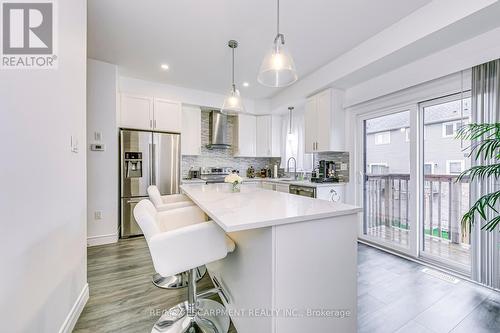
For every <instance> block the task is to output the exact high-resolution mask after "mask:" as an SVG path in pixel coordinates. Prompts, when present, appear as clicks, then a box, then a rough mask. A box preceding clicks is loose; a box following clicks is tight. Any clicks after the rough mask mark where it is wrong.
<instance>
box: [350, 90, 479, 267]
mask: <svg viewBox="0 0 500 333" xmlns="http://www.w3.org/2000/svg"><path fill="white" fill-rule="evenodd" d="M470 104H471V101H470V96H468V94H466V93H464V94H457V95H451V96H447V97H443V98H439V99H434V100H431V101H427V102H422V103H418V104H417V103H415V104H412V105H408V106H407V107H402V108H399V109H393V110H387V111H381V112H378V113H374V114H370V115H366V116H365V115H364V116H360V117H359V118H358V126H359V127H358V128H359V129H360V135H359V136H360V137H361V138H362V140H361V142H360V143H359V145H358V147H359V151H360V154H358V160H359V161H360V162H361V163H359V164H358V165H359V167H358V168H359V169H358V170H359V171H360V175H362V182H361V186H360V192H359V193H360V196H358V197H360V198H362V200H361V202H362V203H363V207H364V216H363V221H362V234H361V238H362V239H363V240H365V241H369V242H372V243H375V244H377V245H380V246H383V247H386V248H389V249H391V250H395V251H398V252H401V253H404V254H407V255H409V256H412V257H414V258H420V259H422V260H424V261H428V262H430V263H432V264H436V265H439V266H442V267H445V268H449V269H453V270H454V271H457V272H460V273H462V274H465V275H470V271H471V249H470V248H471V236H470V230H468V229H467V228H462V226H461V218H462V216H463V214H464V213H465V212H466V211H467V210H468V208H469V206H470V202H469V201H470V200H469V179H468V177H462V178H460V179H459V177H458V176H459V175H460V173H461V172H462V171H464V170H466V169H467V168H469V167H470V164H471V161H470V158H469V156H468V154H469V149H470V147H469V146H470V142H464V141H462V140H459V139H457V138H456V134H457V131H458V130H459V129H460V127H461V126H463V125H465V124H467V123H469V122H470V113H471V111H470Z"/></svg>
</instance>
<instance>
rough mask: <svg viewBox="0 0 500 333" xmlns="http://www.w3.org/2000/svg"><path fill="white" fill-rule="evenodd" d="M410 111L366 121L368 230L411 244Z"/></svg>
mask: <svg viewBox="0 0 500 333" xmlns="http://www.w3.org/2000/svg"><path fill="white" fill-rule="evenodd" d="M409 126H410V113H409V111H404V112H398V113H394V114H391V115H387V116H383V117H377V118H372V119H369V120H366V121H365V123H364V127H365V128H364V133H365V138H364V140H365V174H366V177H365V183H364V195H365V197H364V200H365V210H364V214H365V216H364V234H365V235H367V236H370V237H374V238H375V239H376V240H379V241H381V242H385V243H388V244H387V245H396V246H398V247H403V248H409V232H410V225H411V223H410V218H409V205H408V198H409V193H408V189H409V182H410V143H409V140H407V135H408V133H409V130H408V129H409Z"/></svg>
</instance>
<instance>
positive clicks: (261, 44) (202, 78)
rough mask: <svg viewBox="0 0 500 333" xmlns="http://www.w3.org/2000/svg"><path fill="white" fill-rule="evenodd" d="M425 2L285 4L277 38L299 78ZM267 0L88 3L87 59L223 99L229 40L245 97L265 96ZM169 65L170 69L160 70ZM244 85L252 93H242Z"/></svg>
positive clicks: (270, 29) (271, 15) (268, 91)
mask: <svg viewBox="0 0 500 333" xmlns="http://www.w3.org/2000/svg"><path fill="white" fill-rule="evenodd" d="M429 2H431V1H430V0H377V1H373V0H309V1H303V0H288V1H287V0H282V1H281V32H282V33H284V34H285V38H286V44H287V46H288V47H289V50H290V52H291V53H292V55H293V57H294V59H295V64H296V67H297V70H298V73H299V78H300V77H304V76H306V75H307V74H309V73H311V72H312V71H314V70H315V69H317V68H319V67H321V66H322V65H324V64H326V63H328V62H329V61H331V60H333V59H334V58H336V57H338V56H339V55H341V54H343V53H345V52H346V51H348V50H350V49H352V48H353V47H354V46H356V45H358V44H360V43H361V42H363V41H364V40H366V39H368V38H369V37H371V36H373V35H374V34H376V33H377V32H379V31H381V30H383V29H385V28H387V27H388V26H390V25H392V24H394V23H395V22H397V21H399V20H400V19H401V18H403V17H405V16H407V15H409V14H410V13H411V12H413V11H415V10H416V9H418V8H420V7H421V6H423V5H425V4H427V3H429ZM275 7H276V2H275V1H272V0H247V1H243V0H239V1H235V0H211V1H201V0H198V1H194V0H177V1H173V0H162V1H159V0H141V1H132V0H88V55H89V57H91V58H94V59H98V60H102V61H106V62H110V63H113V64H117V65H118V66H119V68H120V73H122V74H123V75H126V76H131V77H136V78H142V79H146V80H151V81H158V82H163V83H168V84H173V85H178V86H183V87H188V88H193V89H201V90H206V91H211V92H218V93H225V92H226V91H227V90H228V89H229V87H230V77H231V76H230V61H231V53H230V50H229V48H228V47H227V41H228V40H229V39H236V40H238V42H239V43H240V46H239V47H238V49H236V84H237V85H238V87H239V89H240V90H241V93H242V95H243V97H246V98H266V97H271V96H273V95H275V94H276V93H278V92H279V89H273V88H266V87H262V86H260V85H259V84H258V83H257V79H256V78H257V73H258V70H259V66H260V62H261V60H262V58H263V56H264V54H265V53H266V52H267V51H268V49H269V48H270V47H271V45H272V41H273V39H274V35H275V34H276V27H275V24H276V23H275V21H276V8H275ZM162 63H167V64H168V65H169V66H170V69H169V70H168V71H166V72H164V71H161V70H160V64H162ZM244 81H247V82H249V83H250V87H248V88H243V87H242V86H241V83H242V82H244Z"/></svg>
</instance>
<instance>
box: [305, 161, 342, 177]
mask: <svg viewBox="0 0 500 333" xmlns="http://www.w3.org/2000/svg"><path fill="white" fill-rule="evenodd" d="M311 181H312V182H314V183H338V181H339V178H338V176H337V174H336V165H335V162H333V161H325V160H321V161H319V163H318V168H317V170H316V171H315V172H314V173H313V176H312V177H311Z"/></svg>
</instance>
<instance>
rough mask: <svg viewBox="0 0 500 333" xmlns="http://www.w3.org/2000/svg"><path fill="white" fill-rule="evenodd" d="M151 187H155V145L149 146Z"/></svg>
mask: <svg viewBox="0 0 500 333" xmlns="http://www.w3.org/2000/svg"><path fill="white" fill-rule="evenodd" d="M151 185H156V144H154V143H153V144H152V145H151Z"/></svg>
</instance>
